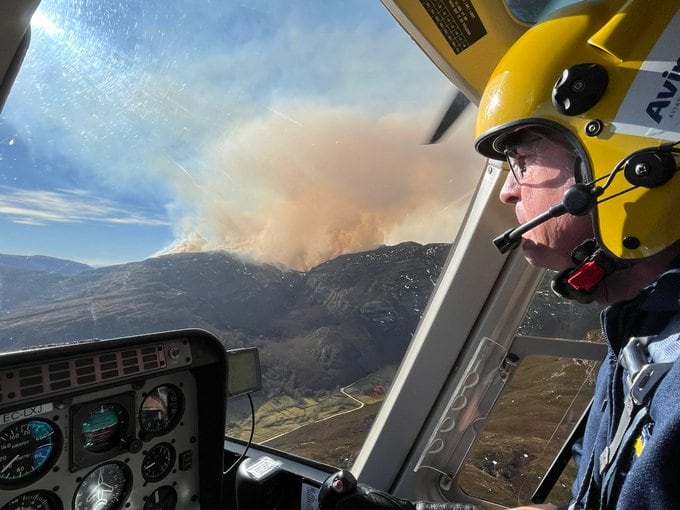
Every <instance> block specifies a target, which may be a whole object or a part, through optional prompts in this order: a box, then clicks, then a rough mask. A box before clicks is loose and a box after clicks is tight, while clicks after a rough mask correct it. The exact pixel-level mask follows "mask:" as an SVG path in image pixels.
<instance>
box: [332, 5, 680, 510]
mask: <svg viewBox="0 0 680 510" xmlns="http://www.w3.org/2000/svg"><path fill="white" fill-rule="evenodd" d="M614 4H616V5H614ZM621 5H623V6H622V7H621ZM617 6H618V7H619V8H620V10H618V9H617ZM678 34H680V5H679V2H678V1H677V0H674V1H672V2H668V1H664V0H634V1H630V2H626V3H625V4H620V3H618V2H582V3H581V2H580V3H577V4H575V5H572V6H569V7H566V8H564V9H562V10H560V11H556V12H555V13H553V15H552V16H551V17H550V18H548V19H545V20H543V21H542V22H540V23H538V24H536V25H535V26H533V27H532V28H531V29H529V30H528V31H527V32H526V33H525V34H524V35H523V36H522V37H521V38H520V39H518V41H517V42H516V43H515V44H514V45H513V46H512V47H511V48H510V50H509V51H508V52H507V53H506V55H504V57H503V58H502V59H501V61H500V62H499V64H498V66H497V67H496V69H495V71H494V72H493V73H492V75H491V76H490V79H489V81H488V83H487V85H486V87H485V90H484V92H483V95H482V98H481V101H480V104H479V111H478V115H477V124H476V135H477V138H476V141H475V148H476V149H477V151H478V152H480V153H481V154H482V155H484V156H487V157H488V158H491V159H495V160H498V161H502V162H505V163H506V164H507V168H508V175H507V176H506V178H505V182H504V185H503V187H502V190H501V193H500V199H501V200H502V201H503V202H505V203H507V204H510V205H512V206H514V209H515V214H516V216H517V219H518V220H519V222H520V226H519V227H517V228H514V229H511V230H509V231H507V232H505V233H504V234H503V235H501V236H499V237H498V238H497V239H495V240H494V243H495V244H496V246H497V248H498V249H499V250H500V251H501V252H503V253H504V252H507V251H509V250H511V249H514V248H516V247H521V249H522V252H523V254H524V256H525V257H526V259H527V260H528V261H529V262H530V263H531V264H534V265H536V266H540V267H544V268H547V269H551V270H554V271H556V275H555V277H554V279H553V282H552V287H553V290H554V291H555V292H556V293H558V294H560V295H562V296H564V297H567V298H570V299H573V300H576V301H579V302H584V303H587V302H591V301H597V302H600V303H603V304H607V305H609V306H608V307H607V308H605V309H604V311H603V312H602V325H603V333H604V336H605V338H606V340H607V342H608V353H607V356H606V358H605V360H604V361H603V363H602V365H601V368H600V373H599V375H598V379H597V383H596V388H595V395H594V399H593V404H592V406H591V411H590V415H589V417H588V422H587V425H586V430H585V434H584V437H583V438H582V439H581V440H580V441H579V442H577V446H576V447H575V448H574V454H575V455H574V458H575V460H576V462H577V464H578V475H577V478H576V480H575V481H574V483H573V487H572V495H571V501H569V502H564V505H563V507H561V508H569V509H591V508H602V509H610V508H621V509H631V508H636V509H638V508H655V509H656V508H680V490H678V487H677V480H678V476H679V475H680V362H678V361H676V360H677V359H678V358H679V357H680V221H679V219H678V212H679V211H680V207H679V206H678V203H680V175H679V174H678V172H677V170H678V168H679V165H680V90H679V89H680V37H679V36H678ZM327 508H335V509H336V510H339V509H343V510H344V509H345V508H401V507H398V506H387V505H386V506H365V507H363V506H362V507H358V506H356V507H350V506H347V507H345V506H342V505H341V503H339V504H338V505H337V506H335V507H327ZM404 508H407V507H404ZM412 508H414V507H412ZM522 508H555V507H554V506H553V505H536V506H533V507H522Z"/></svg>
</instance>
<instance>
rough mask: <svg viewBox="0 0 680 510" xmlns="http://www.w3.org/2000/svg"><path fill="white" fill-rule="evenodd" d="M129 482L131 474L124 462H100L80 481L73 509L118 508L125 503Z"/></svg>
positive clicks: (97, 509) (105, 509)
mask: <svg viewBox="0 0 680 510" xmlns="http://www.w3.org/2000/svg"><path fill="white" fill-rule="evenodd" d="M131 483H132V474H131V473H130V469H129V468H128V467H127V466H126V465H125V464H122V463H120V462H109V463H107V464H102V465H101V466H99V467H97V468H95V469H93V470H92V471H90V472H89V473H88V475H87V476H86V477H85V478H84V479H83V480H82V482H80V485H79V486H78V489H77V490H76V495H75V497H74V499H73V510H95V509H96V510H118V509H120V508H122V507H123V505H124V504H125V500H126V499H127V496H128V494H129V492H130V485H131Z"/></svg>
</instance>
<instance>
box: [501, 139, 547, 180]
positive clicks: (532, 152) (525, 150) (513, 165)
mask: <svg viewBox="0 0 680 510" xmlns="http://www.w3.org/2000/svg"><path fill="white" fill-rule="evenodd" d="M541 140H542V137H540V136H539V135H535V136H531V137H530V138H524V139H523V140H522V141H521V142H519V143H517V144H516V145H513V146H510V147H506V149H505V150H504V151H503V153H504V154H505V160H506V161H507V162H508V166H509V167H510V171H511V172H512V175H513V177H514V178H515V181H516V182H517V184H522V182H523V181H524V176H525V175H526V173H527V165H528V164H531V163H532V162H533V161H534V160H535V159H536V151H537V150H538V146H539V145H540V142H541ZM520 147H521V153H520V152H519V150H518V149H519V148H520Z"/></svg>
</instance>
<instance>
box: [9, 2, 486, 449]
mask: <svg viewBox="0 0 680 510" xmlns="http://www.w3.org/2000/svg"><path fill="white" fill-rule="evenodd" d="M453 93H454V89H453V87H452V86H451V84H450V83H449V82H448V81H447V80H446V79H445V78H444V77H443V76H442V75H441V73H439V71H437V70H436V69H435V67H434V66H433V65H432V64H431V63H430V62H429V61H428V60H427V59H426V57H425V56H424V55H423V54H422V52H421V51H420V50H419V49H418V47H417V46H416V45H415V44H413V42H412V41H411V40H410V39H409V38H408V36H407V35H406V34H405V33H403V31H402V30H401V28H400V27H399V26H398V25H397V23H395V22H394V20H393V19H392V18H391V17H390V15H389V13H388V12H387V11H386V10H385V9H384V8H383V7H382V5H380V3H379V2H377V1H375V2H366V1H364V0H355V1H352V2H346V1H343V2H339V1H338V2H309V1H302V0H301V1H297V2H278V1H273V0H269V1H268V0H252V1H245V2H238V3H236V2H210V1H205V2H187V1H181V0H175V1H169V2H149V1H139V2H137V1H133V0H128V1H124V2H100V1H88V0H82V1H76V0H54V1H50V2H47V1H45V2H43V4H42V5H41V6H40V7H39V9H38V11H37V12H36V14H35V16H34V17H33V22H32V38H31V45H30V48H29V50H28V54H27V56H26V58H25V61H24V64H23V66H22V69H21V71H20V73H19V75H18V77H17V80H16V82H15V85H14V87H13V89H12V92H11V93H10V96H9V99H8V101H7V104H6V106H5V108H4V110H3V112H2V118H1V119H0V169H1V171H0V222H1V223H2V229H3V246H2V250H0V251H2V253H3V254H4V255H0V282H1V283H2V286H1V287H0V306H1V308H2V312H3V318H2V324H3V339H2V345H1V347H0V348H2V349H3V350H10V349H16V348H21V347H25V346H29V345H37V344H45V343H54V342H63V341H71V340H79V339H83V338H95V337H96V338H112V337H117V336H122V335H132V334H142V333H147V332H151V331H160V330H168V329H174V328H183V327H199V328H204V329H208V330H210V331H212V332H213V333H215V334H217V335H218V336H219V337H220V338H221V339H222V340H223V342H224V343H225V345H227V346H228V347H239V346H245V345H249V346H257V347H259V348H260V349H261V352H262V361H263V377H264V382H265V387H264V388H263V391H262V392H260V395H259V397H258V400H259V401H258V405H259V406H261V407H260V411H259V415H260V416H262V418H261V420H262V422H261V424H260V427H259V428H258V431H259V433H260V439H261V440H267V439H268V440H271V441H272V444H273V442H274V441H275V439H274V438H275V437H276V438H278V439H276V441H278V442H279V443H280V444H279V445H280V446H282V447H288V446H290V447H291V449H295V448H297V447H299V445H300V444H301V442H298V443H297V444H296V446H291V445H283V444H282V443H285V442H286V441H289V442H290V441H291V437H292V436H288V437H286V436H285V435H286V433H287V432H290V431H291V430H295V429H298V428H300V427H301V426H302V425H306V424H310V423H314V422H318V421H319V420H321V419H323V418H328V417H330V416H334V415H336V414H338V413H342V412H343V411H346V410H352V409H359V408H360V409H361V411H360V412H357V413H355V414H356V415H357V416H358V415H359V414H361V420H363V421H362V423H370V420H371V419H372V418H371V417H372V416H373V415H375V412H376V410H377V407H378V406H377V405H373V404H379V402H380V401H382V398H383V397H384V394H385V393H386V392H387V390H388V388H389V383H390V381H391V377H392V375H393V374H394V371H395V370H396V366H397V365H398V363H399V361H400V359H401V356H402V355H403V352H404V350H405V349H406V346H407V345H408V342H409V341H410V338H411V335H412V333H413V331H414V329H415V327H416V325H417V323H418V320H419V319H420V317H421V315H422V313H423V310H424V308H425V306H426V304H427V300H428V298H429V294H430V292H431V291H432V288H433V287H434V284H435V283H436V280H437V277H438V275H439V271H440V270H441V268H442V265H443V262H444V260H445V258H446V254H447V251H448V244H447V243H450V242H451V241H452V239H453V238H454V236H455V233H456V230H457V228H458V226H459V224H460V221H461V218H462V215H463V214H464V212H465V209H466V207H467V204H468V202H469V200H470V197H471V194H472V190H473V189H474V186H475V183H476V181H477V179H478V178H479V175H480V173H481V171H482V169H483V164H482V160H481V159H480V158H479V157H478V156H476V155H474V153H473V150H472V127H471V122H472V118H473V116H474V113H473V112H472V109H469V111H467V112H466V113H465V114H464V115H463V117H462V118H461V120H460V122H458V123H457V124H456V126H454V128H453V129H452V130H451V132H450V133H449V134H447V136H446V138H445V140H444V141H443V142H442V143H440V144H437V145H425V143H424V142H425V141H426V140H427V139H428V138H429V136H430V134H431V131H432V130H433V129H434V127H435V126H436V124H437V122H438V121H439V116H440V115H441V114H442V113H443V111H444V110H445V109H446V107H447V106H448V102H449V101H450V99H451V97H452V96H453ZM338 388H343V389H342V391H338ZM239 406H240V404H239V403H238V401H237V402H236V403H235V404H234V406H233V409H234V411H233V413H232V414H231V416H230V419H231V420H232V425H235V424H236V423H237V422H239V421H240V420H241V418H243V417H244V415H243V414H240V412H241V411H240V407H239ZM344 426H347V427H349V428H350V429H349V430H352V427H354V425H353V424H351V423H350V424H346V425H344ZM339 427H340V425H339ZM364 428H366V427H364ZM235 435H238V434H237V433H235ZM361 440H362V439H361V438H359V440H358V441H359V442H361ZM356 448H357V445H353V446H351V447H350V446H347V451H344V450H343V451H341V453H331V454H329V455H330V456H331V457H332V456H333V455H335V457H332V458H325V460H327V461H329V462H330V461H333V462H339V463H344V462H345V461H347V459H349V458H350V457H351V456H352V455H353V453H352V452H353V451H354V449H356ZM350 450H351V451H350ZM306 453H309V455H310V456H314V455H317V453H318V452H316V453H315V452H305V454H306ZM338 455H339V456H340V458H337V457H338Z"/></svg>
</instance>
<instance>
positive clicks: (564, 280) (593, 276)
mask: <svg viewBox="0 0 680 510" xmlns="http://www.w3.org/2000/svg"><path fill="white" fill-rule="evenodd" d="M571 259H572V261H573V262H574V265H575V266H576V267H571V268H569V269H565V270H564V271H562V272H561V273H558V274H557V275H556V276H555V277H554V278H553V280H552V283H551V287H552V290H553V292H554V293H555V294H557V295H558V296H560V297H563V298H567V299H571V300H574V301H577V302H579V303H591V302H592V301H593V299H594V298H595V294H596V293H597V291H598V290H599V289H600V288H601V285H602V284H603V282H604V280H605V278H606V277H607V276H609V275H610V274H612V273H613V272H614V271H617V270H619V269H625V268H627V267H630V265H631V263H626V262H622V261H620V260H617V259H615V258H614V257H612V256H611V255H608V254H607V253H605V252H604V250H603V249H602V248H600V247H599V246H598V245H597V241H596V240H595V239H587V240H586V241H584V242H583V243H581V244H580V245H578V246H577V247H576V248H574V251H573V252H572V253H571Z"/></svg>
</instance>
